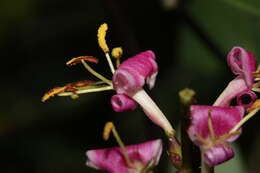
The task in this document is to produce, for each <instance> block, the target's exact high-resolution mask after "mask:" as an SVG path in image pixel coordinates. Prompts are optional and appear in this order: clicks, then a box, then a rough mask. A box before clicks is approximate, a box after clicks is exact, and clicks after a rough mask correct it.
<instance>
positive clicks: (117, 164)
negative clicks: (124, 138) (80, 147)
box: [86, 139, 162, 173]
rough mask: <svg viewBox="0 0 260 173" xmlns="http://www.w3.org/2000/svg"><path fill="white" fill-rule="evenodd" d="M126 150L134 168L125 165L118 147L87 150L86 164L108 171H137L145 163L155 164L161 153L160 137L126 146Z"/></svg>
mask: <svg viewBox="0 0 260 173" xmlns="http://www.w3.org/2000/svg"><path fill="white" fill-rule="evenodd" d="M126 152H127V154H128V156H129V159H130V161H131V162H132V163H133V164H134V168H133V167H130V166H129V165H127V163H126V161H125V159H124V157H123V154H122V152H121V149H120V148H119V147H114V148H107V149H97V150H89V151H87V153H86V155H87V162H86V165H87V166H89V167H92V168H95V169H99V170H105V171H108V172H110V173H128V172H130V171H129V170H131V172H133V173H138V172H140V171H141V170H142V169H143V168H144V167H145V166H146V165H147V164H150V163H152V166H156V165H157V164H158V162H159V160H160V156H161V153H162V141H161V140H160V139H157V140H152V141H148V142H145V143H141V144H136V145H129V146H126Z"/></svg>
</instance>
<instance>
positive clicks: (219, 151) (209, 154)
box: [203, 144, 234, 167]
mask: <svg viewBox="0 0 260 173" xmlns="http://www.w3.org/2000/svg"><path fill="white" fill-rule="evenodd" d="M203 154H204V158H205V162H206V163H207V164H208V165H209V166H210V167H212V166H216V165H218V164H220V163H223V162H225V161H227V160H229V159H231V158H233V156H234V151H233V149H232V147H231V146H230V145H229V144H223V145H216V146H213V147H210V148H209V149H207V150H206V151H205V152H204V153H203Z"/></svg>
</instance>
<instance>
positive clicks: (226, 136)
mask: <svg viewBox="0 0 260 173" xmlns="http://www.w3.org/2000/svg"><path fill="white" fill-rule="evenodd" d="M240 133H241V132H239V131H235V132H232V133H227V134H224V135H222V136H220V137H219V138H218V140H220V141H225V140H226V139H227V138H229V137H231V136H235V135H239V134H240Z"/></svg>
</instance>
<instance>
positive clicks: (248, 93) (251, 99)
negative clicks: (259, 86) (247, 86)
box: [237, 90, 257, 109]
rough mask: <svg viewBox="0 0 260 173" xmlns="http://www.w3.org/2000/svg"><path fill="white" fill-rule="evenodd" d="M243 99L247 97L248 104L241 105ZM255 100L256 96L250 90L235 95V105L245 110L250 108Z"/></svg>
mask: <svg viewBox="0 0 260 173" xmlns="http://www.w3.org/2000/svg"><path fill="white" fill-rule="evenodd" d="M245 97H249V101H248V102H249V103H243V98H245ZM256 99H257V96H256V94H255V93H254V92H252V91H251V90H246V91H243V92H241V93H239V94H238V95H237V104H238V105H239V106H243V107H244V108H246V109H247V108H249V107H251V106H252V104H253V103H254V102H255V101H256Z"/></svg>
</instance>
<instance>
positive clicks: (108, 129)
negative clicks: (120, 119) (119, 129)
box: [103, 122, 114, 141]
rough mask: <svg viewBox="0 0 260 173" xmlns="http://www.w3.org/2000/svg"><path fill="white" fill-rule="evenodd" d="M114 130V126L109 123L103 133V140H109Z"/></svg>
mask: <svg viewBox="0 0 260 173" xmlns="http://www.w3.org/2000/svg"><path fill="white" fill-rule="evenodd" d="M113 128H114V124H113V123H112V122H107V123H106V125H105V127H104V131H103V139H104V140H105V141H107V140H108V139H109V136H110V133H111V131H112V129H113Z"/></svg>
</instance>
